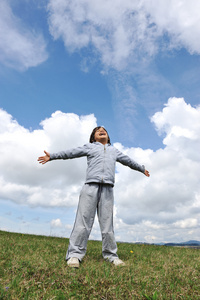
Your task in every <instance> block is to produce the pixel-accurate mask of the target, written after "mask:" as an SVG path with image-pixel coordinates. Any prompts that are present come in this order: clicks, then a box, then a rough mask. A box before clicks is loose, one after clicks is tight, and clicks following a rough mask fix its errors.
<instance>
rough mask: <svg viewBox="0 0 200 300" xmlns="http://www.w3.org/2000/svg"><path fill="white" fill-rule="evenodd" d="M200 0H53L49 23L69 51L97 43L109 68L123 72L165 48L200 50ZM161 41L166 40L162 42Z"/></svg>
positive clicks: (193, 51) (98, 50) (49, 8)
mask: <svg viewBox="0 0 200 300" xmlns="http://www.w3.org/2000/svg"><path fill="white" fill-rule="evenodd" d="M199 9H200V3H198V2H197V1H195V0H193V1H192V2H191V1H190V3H189V2H188V1H187V0H182V1H168V0H165V1H157V0H151V1H143V0H137V1H131V0H125V1H123V2H122V1H116V0H114V1H106V0H101V1H100V0H98V1H88V0H83V1H81V2H80V1H78V0H74V1H64V0H57V1H55V0H50V1H49V6H48V11H49V26H50V32H51V34H52V36H53V37H54V39H58V38H62V39H63V41H64V44H65V46H66V48H67V49H68V50H69V51H75V50H79V49H81V48H84V47H88V46H91V45H92V47H93V49H94V51H96V52H97V53H98V55H99V57H100V60H101V62H102V63H103V64H104V66H108V67H112V68H115V69H117V70H121V69H123V68H125V67H126V66H127V65H128V64H129V63H130V61H132V60H134V61H135V59H136V60H138V59H139V60H140V64H141V63H142V61H144V60H145V58H146V57H147V58H150V57H151V56H153V55H155V54H156V53H157V51H158V48H159V47H161V46H160V45H161V44H162V45H164V46H163V47H164V49H166V48H167V49H172V48H180V47H185V48H186V49H187V50H188V51H189V52H190V53H198V54H199V53H200V42H199V38H198V36H199V30H200V25H199V24H200V22H199V21H200V17H199V14H198V11H199ZM160 39H161V40H162V43H160V45H159V41H160Z"/></svg>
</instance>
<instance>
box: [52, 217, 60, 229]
mask: <svg viewBox="0 0 200 300" xmlns="http://www.w3.org/2000/svg"><path fill="white" fill-rule="evenodd" d="M51 226H52V227H62V222H61V220H60V219H55V220H52V221H51Z"/></svg>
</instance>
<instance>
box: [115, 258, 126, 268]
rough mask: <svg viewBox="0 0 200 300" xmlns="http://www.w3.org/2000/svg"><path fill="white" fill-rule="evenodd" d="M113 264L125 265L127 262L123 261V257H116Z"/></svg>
mask: <svg viewBox="0 0 200 300" xmlns="http://www.w3.org/2000/svg"><path fill="white" fill-rule="evenodd" d="M113 264H114V265H115V266H125V265H126V264H125V262H123V261H122V260H121V259H119V258H115V259H114V260H113Z"/></svg>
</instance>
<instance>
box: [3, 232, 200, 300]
mask: <svg viewBox="0 0 200 300" xmlns="http://www.w3.org/2000/svg"><path fill="white" fill-rule="evenodd" d="M0 245H1V246H0V249H1V251H0V299H15V300H16V299H34V300H35V299H49V300H50V299H102V300H106V299H190V300H191V299H200V250H198V249H189V248H177V247H166V246H153V245H135V244H126V243H118V254H119V256H120V258H121V259H123V260H124V261H126V264H127V265H126V266H125V267H118V268H117V267H114V266H113V265H112V264H111V263H109V262H106V261H104V260H103V259H102V256H101V242H97V241H89V242H88V250H87V255H86V256H85V259H84V261H83V262H82V264H81V266H80V268H79V269H71V268H68V267H67V265H66V262H65V254H66V249H67V246H68V239H64V238H56V237H45V236H34V235H25V234H17V233H8V232H3V231H0Z"/></svg>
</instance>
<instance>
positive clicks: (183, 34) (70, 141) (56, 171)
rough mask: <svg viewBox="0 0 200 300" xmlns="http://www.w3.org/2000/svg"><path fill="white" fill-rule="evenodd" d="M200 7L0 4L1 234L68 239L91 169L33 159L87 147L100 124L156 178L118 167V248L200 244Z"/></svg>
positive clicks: (195, 4) (152, 3)
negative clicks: (86, 171) (141, 244)
mask: <svg viewBox="0 0 200 300" xmlns="http://www.w3.org/2000/svg"><path fill="white" fill-rule="evenodd" d="M199 6H200V4H199V3H198V2H197V1H194V0H193V1H191V2H190V3H188V2H187V1H184V0H182V1H181V0H175V1H170V3H169V2H168V1H167V0H166V1H162V3H161V2H160V1H156V0H152V1H149V2H148V3H146V2H145V1H139V0H138V1H135V2H134V3H132V2H131V1H129V0H126V1H123V3H122V2H121V1H114V0H113V1H112V0H110V1H95V2H92V1H86V0H85V1H81V2H80V1H78V0H75V1H61V0H59V1H57V0H54V1H51V0H49V1H40V2H38V1H35V0H26V1H23V3H21V2H20V1H12V0H10V1H4V0H3V1H2V2H1V4H0V8H1V9H0V11H1V13H0V14H1V15H0V20H1V21H0V24H1V31H0V108H1V123H0V126H1V127H0V133H1V153H2V155H1V158H0V160H1V163H0V166H1V173H0V179H1V180H0V183H1V186H2V192H1V194H0V201H1V207H2V209H1V213H0V218H1V219H0V226H1V229H4V230H10V231H13V230H14V231H15V230H16V231H19V232H20V231H23V232H30V233H36V234H38V233H43V234H55V235H60V236H67V237H69V234H70V231H71V228H72V225H73V220H74V216H75V211H76V205H77V201H78V194H79V191H80V188H81V185H82V184H83V182H84V168H85V161H84V160H81V163H79V160H77V162H75V161H73V162H70V163H66V162H64V164H63V163H62V162H58V163H57V165H56V164H55V163H54V162H53V163H52V165H51V166H48V167H46V166H43V167H42V168H41V166H38V165H37V166H36V163H37V162H36V159H37V156H39V155H41V154H42V151H43V150H44V148H46V147H47V148H48V149H47V150H49V151H59V150H63V148H68V147H73V146H78V145H80V144H81V145H82V144H83V143H86V142H87V141H88V138H89V134H90V132H91V129H92V128H93V127H94V126H96V125H97V124H98V125H103V126H105V127H106V128H107V130H108V132H109V135H110V137H111V142H112V143H115V146H116V147H118V148H120V149H121V150H122V151H124V152H125V153H127V154H129V155H130V156H132V157H133V159H135V160H137V161H138V162H141V163H142V164H143V163H144V164H145V165H146V168H147V169H149V171H150V173H151V179H149V181H146V180H147V179H146V178H141V175H140V174H139V175H138V174H137V173H136V172H133V171H130V170H128V169H126V168H125V167H121V166H119V167H117V176H116V202H115V224H116V228H117V230H116V235H117V238H118V239H120V240H125V241H136V240H137V241H156V242H163V241H176V240H177V241H179V242H180V241H182V240H184V239H185V238H186V239H197V238H198V236H199V233H200V230H199V213H200V193H199V192H200V191H199V186H198V175H196V174H197V173H196V170H197V169H198V167H199V164H200V157H199V155H198V146H199V143H200V142H199V135H198V128H199V126H200V118H199V104H200V100H199V99H200V98H199V96H200V84H199V83H200V82H199V81H200V79H199V78H200V56H199V54H200V42H199V38H198V37H199V32H200V26H199V24H200V23H199V19H200V17H199V15H198V13H197V12H198V11H199V8H200V7H199ZM166 7H168V8H169V9H168V10H166ZM169 12H170V13H169ZM170 99H171V100H170ZM56 112H57V113H56ZM41 122H42V123H41ZM77 134H78V136H77ZM10 155H12V160H11V159H10ZM71 168H72V169H74V170H77V171H74V172H73V174H71V177H70V175H69V174H68V173H70V172H71V170H72V169H71ZM123 168H124V169H123ZM78 172H79V173H78ZM131 172H133V173H131ZM188 172H189V173H190V175H189V176H188V178H187V180H186V178H185V177H183V176H182V175H180V173H181V174H183V173H184V174H188ZM66 173H67V174H66ZM135 173H136V174H135ZM50 174H51V175H50ZM77 174H78V175H77ZM43 176H44V177H43ZM55 177H56V179H55ZM57 177H58V178H57ZM43 178H45V179H44V181H43ZM46 178H48V180H47V179H46ZM124 178H126V182H125V181H124ZM132 180H133V181H134V182H133V181H132ZM63 184H64V188H63ZM180 187H181V189H182V191H185V193H183V192H181V191H179V192H177V191H178V190H180ZM141 189H142V192H140V191H141ZM48 190H49V202H48V200H47V197H48ZM122 191H123V192H124V194H123V192H122ZM39 195H40V196H39ZM119 195H120V196H119ZM175 196H176V198H175ZM40 197H41V198H40ZM147 197H148V199H146V198H147ZM161 199H162V201H161ZM169 199H171V200H169ZM160 201H161V202H162V205H161V204H160ZM63 208H64V210H63ZM150 208H151V209H150ZM144 211H145V213H144ZM186 211H188V213H187V212H186ZM129 214H130V215H131V217H130V216H129ZM120 224H121V225H120ZM140 228H141V229H140ZM127 232H128V233H127ZM91 238H100V232H99V229H98V223H97V221H95V225H94V229H93V232H92V234H91Z"/></svg>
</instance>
